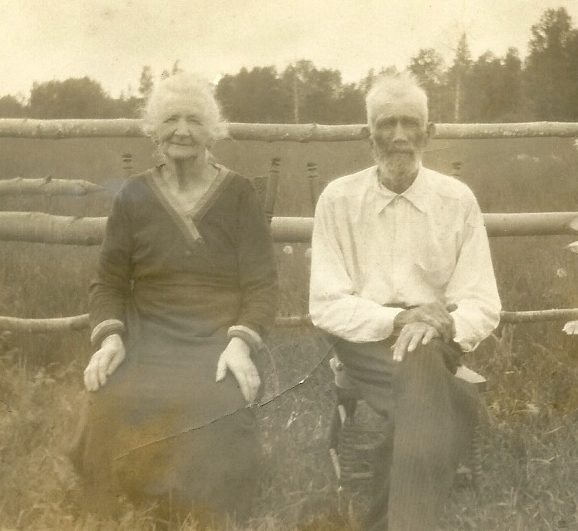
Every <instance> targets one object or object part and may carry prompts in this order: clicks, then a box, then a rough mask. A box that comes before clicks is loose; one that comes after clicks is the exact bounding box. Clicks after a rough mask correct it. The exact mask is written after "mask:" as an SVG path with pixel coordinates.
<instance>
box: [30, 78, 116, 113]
mask: <svg viewBox="0 0 578 531" xmlns="http://www.w3.org/2000/svg"><path fill="white" fill-rule="evenodd" d="M28 112H29V116H30V117H31V118H110V117H111V116H112V115H113V109H112V106H111V98H110V97H109V96H108V95H107V94H106V93H105V92H104V90H103V89H102V87H101V86H100V84H99V83H98V82H96V81H94V80H92V79H90V78H88V77H83V78H69V79H66V80H64V81H48V82H46V83H36V82H35V83H34V84H33V85H32V90H31V92H30V103H29V109H28Z"/></svg>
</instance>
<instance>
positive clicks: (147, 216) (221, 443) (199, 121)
mask: <svg viewBox="0 0 578 531" xmlns="http://www.w3.org/2000/svg"><path fill="white" fill-rule="evenodd" d="M144 122H145V126H146V130H147V132H148V133H149V134H150V136H151V137H152V139H153V142H154V143H155V144H156V145H157V147H158V149H159V151H160V153H161V154H162V157H163V159H164V163H162V164H160V165H159V166H158V167H155V168H152V169H150V170H148V171H146V172H144V173H142V174H140V175H135V176H133V177H131V178H130V179H129V180H128V182H126V183H125V185H124V186H123V188H122V189H121V191H120V192H119V194H118V195H117V197H116V199H115V201H114V205H113V208H112V213H111V215H110V217H109V220H108V224H107V229H106V236H105V240H104V243H103V246H102V249H101V254H100V260H99V265H98V275H97V278H96V280H95V281H94V282H93V283H92V285H91V288H90V316H91V322H92V327H93V328H92V335H91V342H92V343H93V345H94V346H95V347H96V348H97V349H98V350H97V351H96V353H95V354H94V355H93V356H92V358H91V360H90V363H89V364H88V367H87V368H86V370H85V372H84V381H85V386H86V388H87V389H88V390H89V391H91V393H90V401H89V406H88V412H87V421H86V423H85V429H84V430H83V432H82V437H79V441H78V445H77V451H76V456H77V462H78V463H79V465H80V467H81V470H82V472H83V475H84V477H85V479H86V482H87V484H88V485H91V484H92V485H94V486H96V487H97V489H96V490H97V491H98V493H99V494H102V493H103V488H102V487H103V486H106V487H107V488H108V489H109V490H110V491H111V493H116V492H117V489H118V488H120V489H122V490H123V491H124V492H125V493H127V494H128V495H129V496H132V497H134V498H136V499H139V500H142V499H156V500H158V501H160V502H161V504H164V506H165V507H170V510H171V511H172V512H177V513H178V514H180V515H184V514H186V513H188V512H189V511H190V510H193V511H194V514H195V515H196V516H198V515H199V514H204V515H213V516H214V515H224V514H228V515H236V516H238V517H243V516H246V514H247V511H248V509H249V504H250V501H251V498H252V495H253V493H254V487H255V484H256V480H257V478H256V469H257V464H258V442H257V438H256V426H255V419H254V416H253V412H252V410H250V409H248V408H247V405H248V404H250V403H251V402H253V401H254V400H255V398H256V396H257V392H258V389H259V386H260V379H259V373H258V371H257V368H256V366H255V364H254V362H253V361H252V358H251V354H252V353H253V352H255V351H257V350H258V349H260V348H261V346H262V339H261V338H262V336H263V333H264V332H265V330H266V328H267V327H268V326H269V325H270V324H271V321H272V319H273V317H274V315H275V306H276V295H277V283H276V271H275V265H274V257H273V251H272V243H271V239H270V235H269V230H268V226H267V222H266V220H265V218H264V216H263V214H262V211H261V208H260V206H259V203H258V201H257V198H256V195H255V192H254V190H253V188H252V186H251V184H250V183H249V181H248V180H247V179H245V178H243V177H241V176H239V175H237V174H235V173H233V172H232V171H230V170H228V169H227V168H225V167H223V166H221V165H219V164H217V163H215V162H214V160H213V158H212V157H211V155H210V153H209V151H208V149H209V148H210V146H211V144H212V142H213V141H214V140H215V139H216V138H218V137H219V136H220V135H221V133H222V130H223V124H222V123H221V120H220V113H219V109H218V106H217V103H216V102H215V99H214V97H213V95H212V92H211V89H210V87H209V85H208V84H207V83H206V82H204V81H203V80H201V79H199V78H196V77H194V76H191V75H187V74H184V73H179V74H176V75H174V76H172V77H169V78H167V79H165V80H163V81H162V82H160V84H159V85H158V87H157V88H156V90H155V91H154V92H153V93H152V95H151V97H150V100H149V102H148V106H147V108H146V117H145V121H144Z"/></svg>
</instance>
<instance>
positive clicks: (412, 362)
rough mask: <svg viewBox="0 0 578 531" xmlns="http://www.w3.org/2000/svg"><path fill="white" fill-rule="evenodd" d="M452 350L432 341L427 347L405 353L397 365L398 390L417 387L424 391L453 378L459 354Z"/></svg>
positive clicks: (436, 340) (440, 342) (441, 342)
mask: <svg viewBox="0 0 578 531" xmlns="http://www.w3.org/2000/svg"><path fill="white" fill-rule="evenodd" d="M454 350H455V349H454V347H451V346H449V345H447V344H446V343H444V342H443V341H441V340H440V339H433V340H432V341H431V342H430V343H428V344H427V345H419V346H418V347H417V348H416V349H415V350H414V351H413V352H407V353H406V354H405V356H404V358H403V361H401V362H400V364H399V368H398V372H397V378H396V379H397V384H398V388H399V387H400V386H401V388H407V387H413V386H415V385H418V386H419V387H420V388H421V389H424V388H427V387H428V386H430V385H432V386H437V385H438V384H440V383H441V382H443V381H445V380H446V379H447V378H450V377H453V374H454V373H455V369H456V367H457V363H458V358H459V352H458V351H456V352H455V353H454V352H453V351H454Z"/></svg>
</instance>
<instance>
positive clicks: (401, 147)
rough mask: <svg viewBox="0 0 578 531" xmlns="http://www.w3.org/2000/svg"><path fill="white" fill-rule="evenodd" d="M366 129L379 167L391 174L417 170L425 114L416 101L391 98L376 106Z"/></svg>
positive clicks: (424, 133)
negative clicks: (369, 130) (368, 131)
mask: <svg viewBox="0 0 578 531" xmlns="http://www.w3.org/2000/svg"><path fill="white" fill-rule="evenodd" d="M370 129H371V139H372V144H373V154H374V157H375V159H376V162H377V163H378V164H379V165H380V166H381V165H383V166H385V168H386V169H387V170H389V171H390V172H392V173H393V174H395V175H404V174H407V173H413V172H415V171H416V170H417V168H418V166H419V163H420V162H421V158H422V154H423V151H424V149H425V146H426V145H427V142H428V139H429V135H428V129H427V123H426V115H425V112H424V109H423V107H422V106H421V105H420V102H419V100H418V99H417V98H415V97H412V95H407V96H402V97H392V98H391V100H390V101H388V102H384V103H382V104H381V105H379V104H378V105H377V107H376V108H375V110H374V113H373V117H372V120H371V123H370Z"/></svg>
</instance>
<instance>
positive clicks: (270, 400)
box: [114, 349, 331, 461]
mask: <svg viewBox="0 0 578 531" xmlns="http://www.w3.org/2000/svg"><path fill="white" fill-rule="evenodd" d="M329 352H331V349H329V350H328V352H327V353H325V354H324V355H323V356H321V358H320V359H319V361H318V362H317V363H316V364H315V365H314V366H313V368H312V369H311V370H310V371H309V373H308V374H307V376H305V378H303V379H301V380H299V381H298V382H297V383H295V384H293V385H291V386H290V387H287V388H286V389H284V390H283V391H281V392H280V393H278V394H276V395H274V396H272V397H271V398H269V399H268V400H267V401H266V402H261V403H260V404H248V405H247V406H246V407H248V408H253V407H264V406H266V405H268V404H270V403H271V402H273V401H274V400H277V399H278V398H279V397H281V396H283V395H285V394H287V393H289V392H290V391H292V390H293V389H296V388H297V387H299V386H300V385H303V384H304V383H306V382H307V381H308V380H309V379H310V378H311V376H313V374H314V373H315V371H316V370H317V369H318V368H319V367H320V366H321V364H322V363H323V361H324V360H325V358H326V357H327V354H328V353H329ZM241 409H244V408H239V409H236V410H235V411H231V412H230V413H225V414H224V415H221V416H219V417H215V418H214V419H211V420H209V421H207V422H205V423H204V424H201V425H200V426H195V427H193V428H187V429H185V430H182V431H180V432H178V433H174V434H173V435H167V436H166V437H162V438H161V439H155V440H154V441H150V442H147V443H144V444H141V445H139V446H135V447H134V448H131V449H130V450H128V451H126V452H123V453H122V454H120V455H117V456H115V457H114V460H115V461H116V460H118V459H122V458H123V457H126V456H127V455H129V454H130V453H131V452H133V451H135V450H141V449H142V448H146V447H147V446H151V445H153V444H157V443H160V442H163V441H168V440H169V439H175V438H176V437H178V436H179V435H183V434H185V433H188V432H191V431H194V430H200V429H202V428H206V427H207V426H210V425H211V424H214V423H215V422H217V421H219V420H221V419H223V418H226V417H230V416H231V415H234V414H235V413H237V412H238V411H241Z"/></svg>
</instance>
